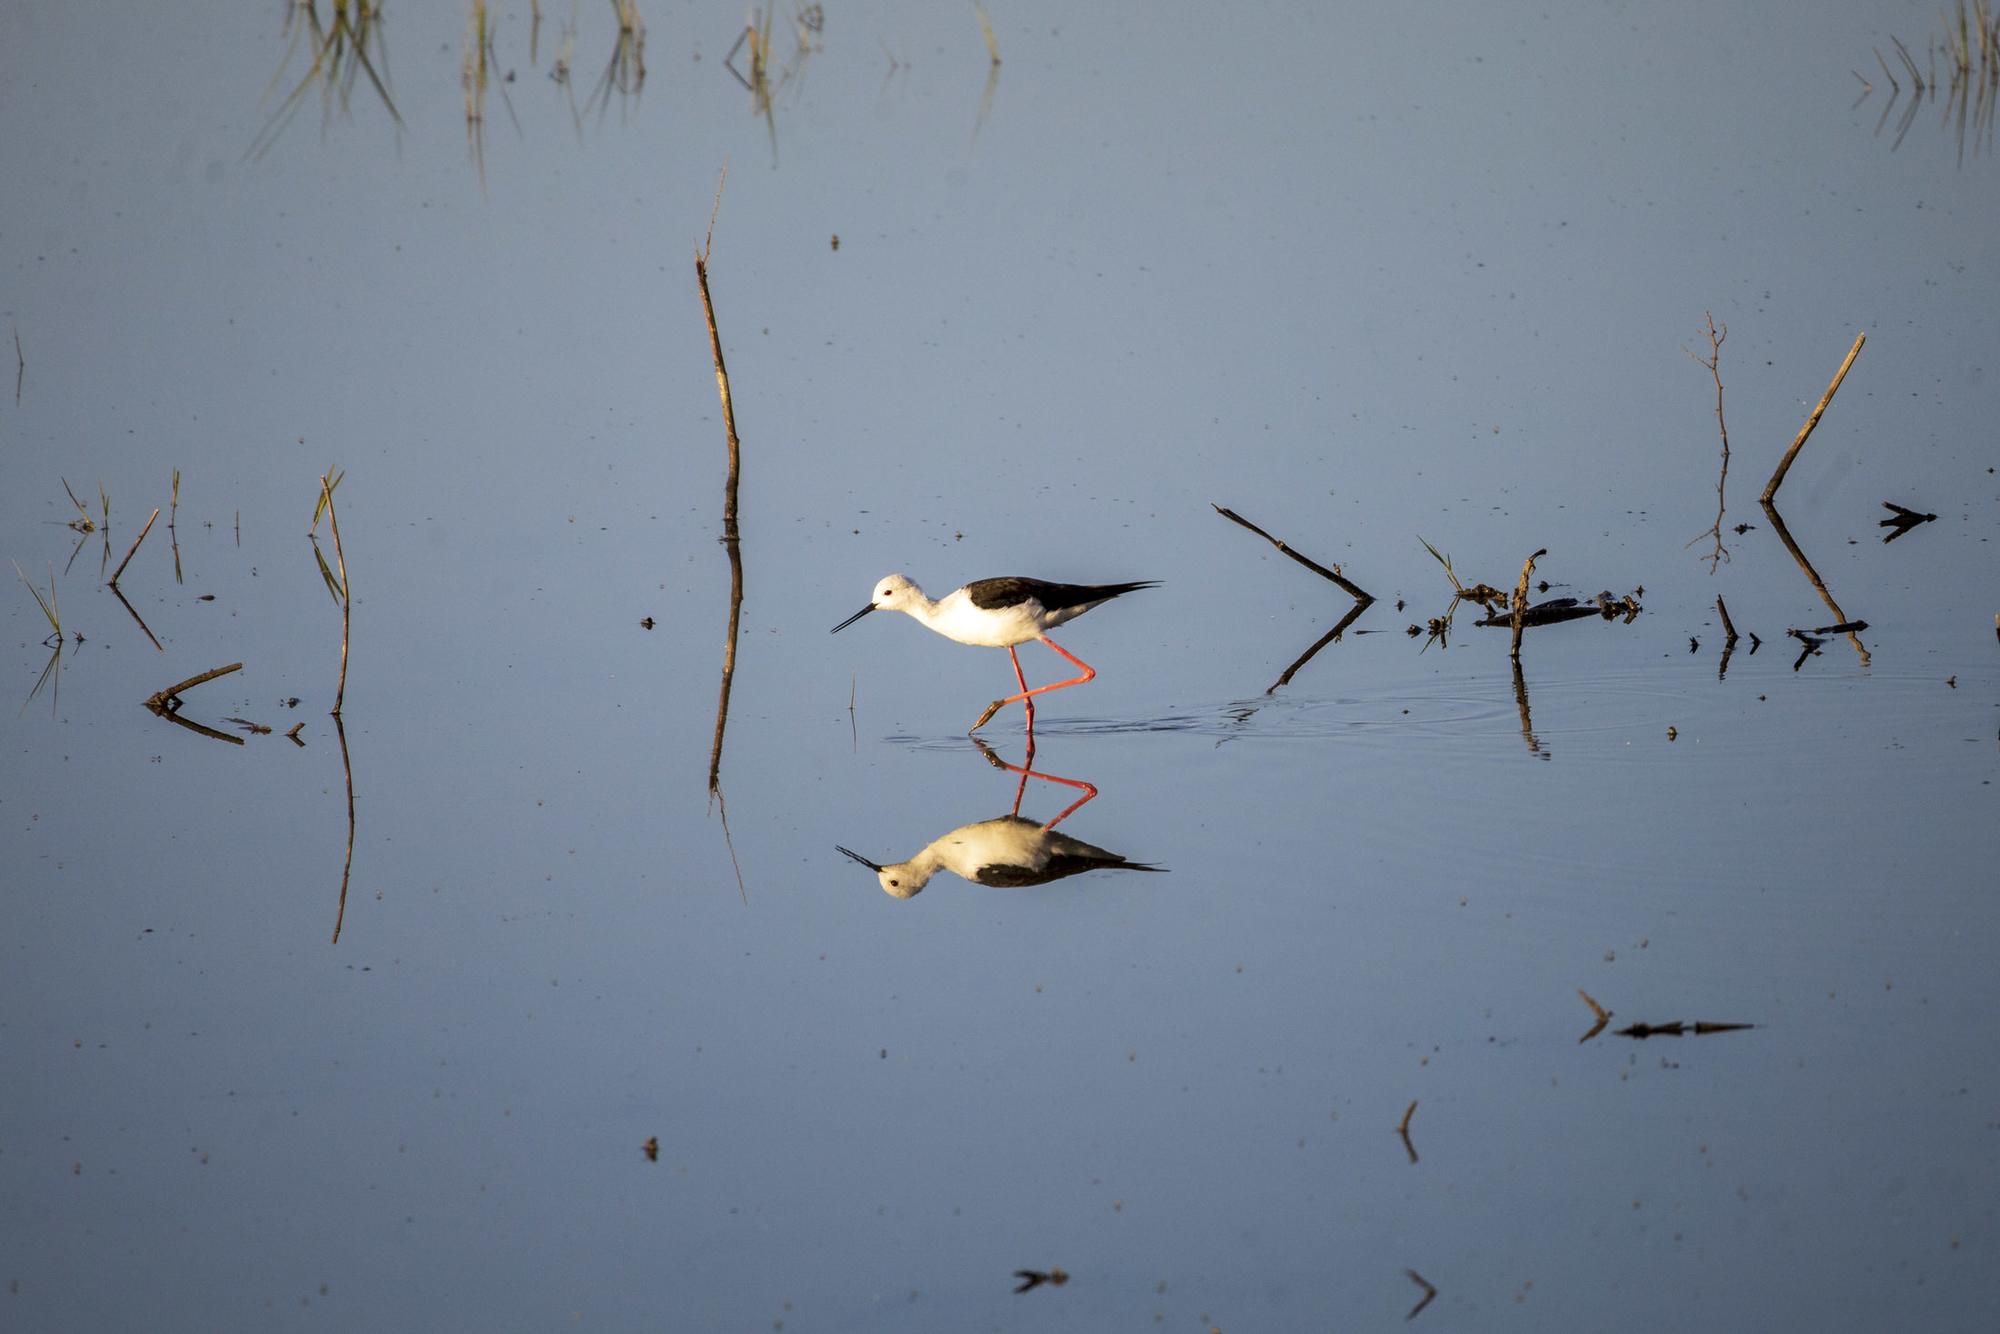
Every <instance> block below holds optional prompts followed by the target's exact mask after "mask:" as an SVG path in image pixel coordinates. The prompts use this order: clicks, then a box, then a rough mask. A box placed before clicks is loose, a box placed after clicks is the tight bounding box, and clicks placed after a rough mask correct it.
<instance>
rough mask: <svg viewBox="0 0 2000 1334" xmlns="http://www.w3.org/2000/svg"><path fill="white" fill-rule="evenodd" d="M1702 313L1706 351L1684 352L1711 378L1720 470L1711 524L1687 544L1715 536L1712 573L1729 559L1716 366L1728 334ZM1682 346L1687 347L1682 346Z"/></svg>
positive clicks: (1725, 445) (1725, 439)
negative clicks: (1724, 530) (1724, 541)
mask: <svg viewBox="0 0 2000 1334" xmlns="http://www.w3.org/2000/svg"><path fill="white" fill-rule="evenodd" d="M1702 315H1703V316H1704V318H1706V319H1707V321H1708V327H1707V328H1706V329H1705V330H1703V332H1704V333H1706V334H1707V335H1708V355H1707V356H1705V357H1697V356H1695V354H1694V353H1693V352H1691V351H1689V352H1688V356H1690V357H1692V358H1693V359H1694V361H1695V363H1696V364H1697V365H1701V366H1706V367H1707V368H1708V373H1709V375H1710V376H1711V377H1712V378H1713V379H1714V380H1715V429H1716V430H1717V432H1719V433H1720V434H1721V436H1722V471H1721V473H1720V474H1719V475H1718V476H1717V477H1716V479H1715V526H1714V527H1713V528H1711V529H1709V530H1708V531H1707V532H1705V533H1696V534H1695V535H1694V536H1693V537H1691V538H1689V539H1688V542H1687V544H1688V545H1689V546H1693V545H1694V544H1695V543H1697V542H1699V541H1701V539H1702V538H1704V537H1710V538H1714V539H1715V550H1714V551H1713V552H1711V553H1710V554H1709V557H1708V572H1709V573H1710V574H1714V573H1715V567H1716V566H1717V565H1719V564H1721V563H1722V562H1723V561H1726V560H1728V559H1729V551H1728V549H1727V548H1726V547H1724V546H1723V545H1722V516H1723V513H1724V512H1725V509H1726V505H1725V502H1724V498H1723V487H1724V486H1725V485H1727V484H1728V481H1729V424H1728V423H1727V422H1725V421H1724V420H1723V419H1722V372H1721V371H1720V370H1719V369H1718V367H1719V366H1720V365H1721V362H1722V340H1723V339H1725V338H1727V337H1729V326H1728V325H1726V324H1725V325H1723V326H1721V328H1719V329H1718V328H1717V327H1716V323H1715V316H1714V315H1713V314H1711V313H1710V312H1708V311H1703V312H1702ZM1682 350H1683V351H1687V349H1685V348H1683V349H1682Z"/></svg>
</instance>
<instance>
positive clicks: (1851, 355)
mask: <svg viewBox="0 0 2000 1334" xmlns="http://www.w3.org/2000/svg"><path fill="white" fill-rule="evenodd" d="M1867 341H1868V335H1867V333H1865V332H1863V333H1858V334H1856V335H1854V346H1853V347H1850V348H1848V349H1847V360H1845V361H1843V362H1841V363H1840V369H1839V370H1837V371H1835V372H1834V373H1833V383H1832V384H1829V385H1828V386H1827V387H1826V392H1825V393H1824V394H1821V395H1820V398H1819V405H1818V406H1817V407H1815V408H1814V409H1813V410H1812V415H1811V416H1809V417H1807V418H1806V424H1805V425H1804V426H1801V427H1800V428H1799V433H1798V436H1797V438H1795V439H1794V440H1793V441H1792V447H1791V448H1790V449H1788V450H1786V451H1785V457H1783V458H1782V459H1779V460H1778V470H1777V471H1776V472H1774V473H1772V474H1771V480H1770V481H1769V482H1767V483H1765V486H1764V496H1763V501H1764V503H1765V504H1766V505H1768V504H1770V503H1771V499H1772V497H1773V496H1776V495H1777V494H1778V487H1779V486H1780V485H1782V484H1783V483H1784V480H1785V474H1786V472H1788V471H1789V470H1790V469H1791V466H1792V460H1793V459H1795V458H1797V457H1798V456H1799V450H1801V449H1803V448H1804V447H1805V443H1806V437H1807V436H1809V435H1811V434H1812V433H1813V427H1815V426H1818V425H1819V419H1820V414H1821V413H1823V412H1825V411H1826V406H1827V404H1829V403H1831V402H1833V395H1834V393H1835V391H1837V390H1838V389H1839V388H1840V382H1841V381H1842V380H1845V379H1846V378H1847V371H1848V368H1849V367H1850V366H1852V365H1854V359H1855V358H1856V357H1858V356H1860V355H1861V345H1862V344H1863V343H1865V342H1867Z"/></svg>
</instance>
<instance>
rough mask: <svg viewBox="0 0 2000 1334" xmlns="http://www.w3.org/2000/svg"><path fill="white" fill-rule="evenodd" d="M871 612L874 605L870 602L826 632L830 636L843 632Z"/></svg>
mask: <svg viewBox="0 0 2000 1334" xmlns="http://www.w3.org/2000/svg"><path fill="white" fill-rule="evenodd" d="M873 610H875V604H874V603H872V602H871V603H869V604H868V605H867V606H865V607H863V608H862V609H861V610H860V611H857V612H855V613H854V614H853V615H852V616H850V617H848V618H847V619H846V620H844V621H842V622H841V623H840V624H839V625H836V626H834V627H833V629H831V630H829V631H827V633H828V634H830V635H837V634H839V633H840V632H841V631H842V630H845V629H846V628H847V627H848V626H850V625H852V624H854V623H855V622H856V621H858V620H860V619H861V618H862V617H863V616H866V615H867V614H868V613H869V612H871V611H873Z"/></svg>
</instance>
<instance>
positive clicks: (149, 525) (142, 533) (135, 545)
mask: <svg viewBox="0 0 2000 1334" xmlns="http://www.w3.org/2000/svg"><path fill="white" fill-rule="evenodd" d="M159 517H160V507H159V506H158V505H155V506H153V518H152V519H148V520H146V526H145V527H144V528H141V529H140V530H139V535H138V536H137V537H135V538H133V539H132V549H131V550H130V551H127V552H126V553H125V559H124V560H121V561H119V562H118V568H117V569H115V570H113V571H112V572H111V586H112V587H113V588H116V587H118V576H119V575H121V574H123V573H125V567H126V566H127V565H130V564H131V563H132V557H134V556H136V555H138V554H139V544H140V543H141V542H143V541H145V540H146V534H147V533H150V532H152V531H153V519H157V518H159Z"/></svg>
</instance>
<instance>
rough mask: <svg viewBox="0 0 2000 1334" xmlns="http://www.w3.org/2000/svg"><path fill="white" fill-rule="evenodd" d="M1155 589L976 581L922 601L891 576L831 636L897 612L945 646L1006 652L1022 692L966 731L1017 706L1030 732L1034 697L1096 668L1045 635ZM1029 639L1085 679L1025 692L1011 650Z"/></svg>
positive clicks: (1141, 584)
mask: <svg viewBox="0 0 2000 1334" xmlns="http://www.w3.org/2000/svg"><path fill="white" fill-rule="evenodd" d="M1157 582H1158V581H1157V580H1152V579H1141V580H1138V581H1136V582H1133V583H1124V584H1052V583H1050V582H1048V581H1047V580H1045V579H1023V578H1019V577H1014V576H1006V577H1002V578H998V579H979V580H975V581H974V582H972V583H969V584H967V585H966V586H965V587H963V588H959V589H954V590H953V591H951V592H949V593H947V594H945V595H944V596H943V597H941V598H937V599H936V600H933V599H931V598H928V597H925V596H924V590H923V589H921V588H918V587H917V586H916V585H915V584H913V583H911V582H910V581H909V580H908V579H907V578H905V577H904V576H902V575H900V574H892V575H889V576H888V577H887V578H885V579H883V580H882V582H881V583H879V584H877V585H876V586H875V596H874V597H873V598H872V599H870V601H869V603H868V605H867V606H865V607H863V608H862V609H861V610H860V611H857V612H855V613H854V614H853V615H852V616H850V617H848V618H847V619H846V620H844V621H842V622H841V623H840V624H839V625H836V626H834V627H833V631H832V633H834V634H838V633H839V632H840V631H842V630H845V629H846V628H847V627H848V626H850V625H852V624H854V623H855V622H856V621H858V620H860V619H861V618H862V617H863V616H866V615H867V614H868V613H869V612H871V611H901V612H908V613H909V614H910V615H911V616H914V617H916V618H917V619H918V620H919V621H922V622H923V623H924V624H925V625H927V626H929V627H930V628H931V629H933V630H935V631H937V632H938V633H939V634H941V635H943V636H944V637H945V638H946V639H955V640H957V641H958V642H959V643H961V644H974V645H978V646H980V647H984V648H1004V649H1006V650H1007V657H1008V659H1009V660H1010V661H1011V662H1013V664H1014V679H1015V680H1016V681H1017V682H1019V683H1020V686H1021V693H1020V694H1018V695H1009V696H1007V698H1005V699H996V700H994V701H993V702H992V703H991V704H989V705H987V706H986V712H984V713H982V714H980V715H979V721H978V722H976V723H974V724H973V725H972V727H971V729H970V730H972V731H974V732H977V731H978V730H979V729H980V728H982V727H984V726H985V725H986V722H987V720H988V719H990V718H991V717H992V716H993V715H994V714H996V713H998V712H999V711H1000V710H1001V709H1002V708H1004V707H1005V706H1007V705H1009V704H1012V703H1013V702H1014V701H1016V700H1019V701H1021V704H1022V707H1023V708H1024V709H1025V710H1026V711H1027V715H1028V726H1029V727H1031V728H1032V727H1033V726H1034V725H1035V700H1034V697H1035V696H1036V695H1042V694H1046V693H1048V692H1049V691H1051V690H1061V689H1062V688H1063V687H1064V686H1080V685H1082V684H1083V683H1084V682H1085V681H1088V680H1090V679H1091V678H1092V677H1094V676H1096V675H1097V669H1096V668H1094V667H1092V666H1091V665H1090V664H1089V663H1087V662H1085V661H1084V660H1083V659H1082V658H1079V657H1077V656H1076V655H1075V654H1074V653H1071V652H1070V651H1069V650H1068V649H1066V648H1064V647H1063V646H1062V645H1060V644H1058V643H1056V641H1055V640H1053V639H1050V638H1049V636H1048V631H1050V630H1052V629H1054V628H1055V627H1056V626H1058V625H1061V624H1063V623H1064V622H1065V621H1072V620H1075V619H1076V618H1077V617H1079V616H1081V615H1083V614H1084V613H1085V612H1087V611H1089V610H1090V609H1091V608H1092V607H1096V606H1101V605H1103V604H1104V603H1106V602H1109V601H1110V600H1111V599H1113V598H1115V597H1120V596H1123V595H1124V594H1126V593H1130V592H1132V591H1133V590H1134V589H1138V588H1152V587H1155V586H1156V584H1157ZM1030 639H1039V640H1041V641H1042V642H1043V643H1044V644H1047V645H1048V646H1049V647H1050V648H1052V649H1054V650H1055V651H1056V652H1058V653H1060V654H1062V655H1063V657H1065V658H1068V659H1069V660H1070V661H1071V662H1073V663H1075V664H1076V665H1077V666H1078V667H1081V668H1082V669H1083V675H1082V676H1077V677H1072V678H1071V679H1070V680H1067V681H1056V682H1053V683H1051V684H1049V685H1045V686H1036V687H1035V688H1034V689H1033V690H1030V689H1028V678H1027V677H1026V676H1023V675H1022V674H1021V660H1020V658H1019V657H1017V656H1016V655H1015V653H1014V646H1015V645H1016V644H1025V643H1027V642H1028V641H1029V640H1030Z"/></svg>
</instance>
